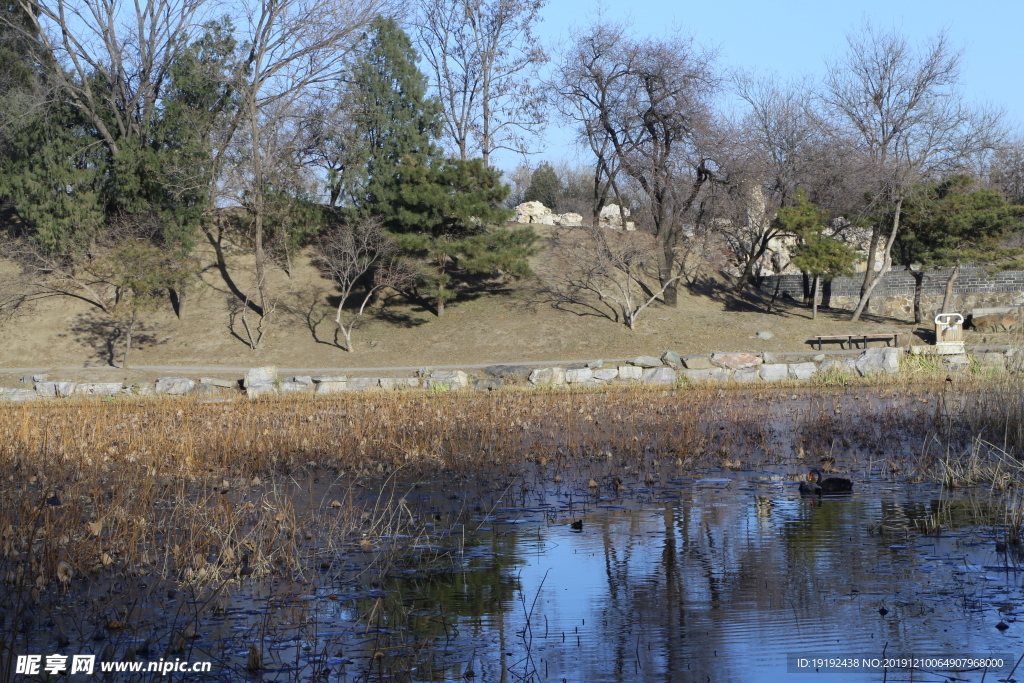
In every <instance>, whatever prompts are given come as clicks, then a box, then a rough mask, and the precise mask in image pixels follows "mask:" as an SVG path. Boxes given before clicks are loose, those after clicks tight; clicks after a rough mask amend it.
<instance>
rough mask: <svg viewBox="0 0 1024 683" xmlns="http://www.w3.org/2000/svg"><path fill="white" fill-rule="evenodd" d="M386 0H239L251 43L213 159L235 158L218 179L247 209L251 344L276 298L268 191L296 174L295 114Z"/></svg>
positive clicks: (329, 82)
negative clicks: (271, 283)
mask: <svg viewBox="0 0 1024 683" xmlns="http://www.w3.org/2000/svg"><path fill="white" fill-rule="evenodd" d="M386 2H387V0H358V1H357V2H345V1H344V0H249V1H248V2H244V3H243V4H242V5H241V11H242V15H243V19H244V21H245V26H244V33H245V36H246V42H247V45H248V48H249V51H248V54H247V56H246V59H245V62H244V65H243V67H242V68H241V69H240V70H239V74H240V79H239V84H238V88H239V91H240V105H239V107H238V110H237V115H236V116H235V118H234V119H233V120H232V121H230V122H229V123H228V124H227V125H226V127H225V131H224V133H223V134H222V136H221V137H222V147H221V150H222V152H220V153H218V155H217V158H216V163H217V164H218V165H219V166H220V165H223V164H224V162H225V161H226V160H228V159H232V160H234V161H236V162H240V163H239V164H238V169H239V171H240V172H239V173H238V174H237V175H235V177H234V179H233V182H229V183H226V184H224V185H223V186H222V187H223V188H224V189H226V190H228V191H229V192H231V193H233V194H234V200H235V201H237V202H238V203H239V204H242V205H243V206H245V207H246V208H247V209H248V211H249V214H250V216H251V227H250V231H251V234H252V244H253V252H254V258H255V264H254V271H253V281H252V289H251V290H250V292H249V293H247V295H246V301H245V306H244V307H243V308H242V311H241V316H242V324H243V326H244V327H245V330H246V335H247V337H248V344H249V346H250V347H251V348H253V349H255V348H257V347H258V346H259V344H260V342H261V341H262V339H263V337H264V335H265V334H266V332H267V330H268V329H269V326H270V324H271V314H272V312H273V310H274V305H275V302H274V301H273V299H272V297H271V294H270V291H269V288H268V279H267V270H268V266H269V265H270V263H269V258H268V254H267V249H266V244H265V238H266V225H265V223H266V220H267V216H268V211H269V208H270V202H269V201H268V195H269V194H270V193H271V192H272V191H273V190H274V189H275V188H281V187H282V186H283V185H292V186H293V187H294V185H295V182H294V181H295V180H296V179H298V178H299V177H300V176H301V168H300V166H301V164H300V163H299V160H300V157H301V153H302V151H303V150H304V149H305V148H306V144H305V141H306V138H305V135H304V134H303V132H302V131H301V126H299V119H300V117H301V116H302V113H303V112H305V111H307V110H308V109H309V108H310V107H312V106H313V105H315V104H316V103H317V101H318V100H319V97H320V95H321V94H322V92H323V91H324V90H327V89H329V88H332V87H334V86H335V84H336V82H337V81H338V79H339V77H340V76H341V75H342V72H343V71H344V69H345V58H346V56H347V55H348V53H349V52H350V50H351V48H352V46H353V45H354V43H355V42H356V40H357V39H358V37H359V32H360V30H361V29H362V28H363V27H364V26H366V25H367V24H368V23H369V22H370V20H371V19H373V17H374V16H376V15H377V14H378V13H379V12H380V11H381V9H382V8H384V7H385V6H386ZM251 299H255V305H250V300H251ZM249 313H255V314H257V315H258V316H259V320H258V322H257V323H256V324H255V325H254V326H250V325H249V322H248V317H247V316H248V315H249Z"/></svg>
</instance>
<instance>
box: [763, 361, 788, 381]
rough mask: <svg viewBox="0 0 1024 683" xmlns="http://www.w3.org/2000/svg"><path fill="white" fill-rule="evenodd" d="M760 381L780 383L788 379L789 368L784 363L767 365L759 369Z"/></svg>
mask: <svg viewBox="0 0 1024 683" xmlns="http://www.w3.org/2000/svg"><path fill="white" fill-rule="evenodd" d="M760 375H761V379H763V380H764V381H765V382H781V381H782V380H784V379H788V378H789V366H788V365H786V364H785V363H769V364H768V365H762V366H761V368H760Z"/></svg>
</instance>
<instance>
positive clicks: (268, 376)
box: [242, 365, 277, 389]
mask: <svg viewBox="0 0 1024 683" xmlns="http://www.w3.org/2000/svg"><path fill="white" fill-rule="evenodd" d="M276 379H277V367H276V366H273V365H268V366H265V367H262V368H251V369H250V370H249V372H247V373H245V377H244V378H243V379H242V386H243V387H245V388H246V389H248V388H249V385H251V384H267V383H270V382H273V381H274V380H276Z"/></svg>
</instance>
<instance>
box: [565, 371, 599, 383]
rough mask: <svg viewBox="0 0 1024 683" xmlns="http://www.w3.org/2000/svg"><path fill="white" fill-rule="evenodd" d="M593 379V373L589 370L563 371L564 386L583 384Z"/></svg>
mask: <svg viewBox="0 0 1024 683" xmlns="http://www.w3.org/2000/svg"><path fill="white" fill-rule="evenodd" d="M593 379H594V371H593V370H591V369H590V368H570V369H568V370H566V371H565V382H566V384H583V383H585V382H589V381H591V380H593Z"/></svg>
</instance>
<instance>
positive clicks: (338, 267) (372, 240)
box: [316, 219, 416, 351]
mask: <svg viewBox="0 0 1024 683" xmlns="http://www.w3.org/2000/svg"><path fill="white" fill-rule="evenodd" d="M316 248H317V252H318V253H319V259H318V261H319V264H320V267H321V269H322V270H323V271H324V272H325V273H326V274H328V275H330V277H331V279H333V280H334V282H335V283H336V284H337V285H338V290H339V299H338V310H337V313H336V315H335V316H334V322H335V324H336V325H337V328H336V330H335V332H334V343H335V345H337V346H340V344H338V333H339V332H340V333H341V335H342V336H344V337H345V347H344V348H345V350H346V351H352V349H353V345H352V331H353V330H354V329H355V328H356V326H357V325H358V323H360V322H361V321H362V319H363V312H364V311H365V310H366V306H367V304H369V303H370V301H371V300H372V299H373V297H374V296H376V295H377V293H378V292H380V291H381V290H382V289H385V288H387V287H391V288H394V289H398V290H401V289H406V288H408V287H410V286H412V284H413V282H414V281H415V277H416V275H415V273H414V272H413V271H412V269H411V268H409V267H408V266H407V265H406V264H405V263H404V262H403V261H402V260H401V259H399V250H398V248H397V247H396V246H395V245H394V244H393V243H392V242H391V241H390V240H389V239H388V238H387V235H386V234H385V232H384V228H383V226H382V224H381V222H380V221H379V220H377V219H367V220H363V221H360V222H358V223H354V224H351V225H349V224H340V225H338V226H336V227H335V228H334V229H333V230H331V231H329V232H327V233H326V234H324V235H323V236H321V237H320V239H319V240H318V241H317V243H316ZM360 284H362V285H363V286H364V290H363V294H362V298H361V299H360V298H359V297H358V296H353V293H354V292H355V290H356V287H357V286H359V285H360ZM346 304H348V305H350V306H352V305H353V304H358V306H356V307H354V308H353V309H351V312H350V313H349V314H348V316H347V320H345V318H346V316H345V312H344V307H345V305H346Z"/></svg>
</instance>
